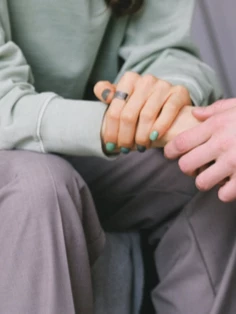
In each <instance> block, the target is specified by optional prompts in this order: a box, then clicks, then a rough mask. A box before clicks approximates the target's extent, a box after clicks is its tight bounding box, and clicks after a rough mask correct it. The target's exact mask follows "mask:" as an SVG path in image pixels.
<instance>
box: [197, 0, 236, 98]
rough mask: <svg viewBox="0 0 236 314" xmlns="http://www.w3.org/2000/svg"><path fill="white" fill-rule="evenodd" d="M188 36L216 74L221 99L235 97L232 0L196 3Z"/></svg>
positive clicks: (235, 6) (234, 7)
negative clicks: (191, 36)
mask: <svg viewBox="0 0 236 314" xmlns="http://www.w3.org/2000/svg"><path fill="white" fill-rule="evenodd" d="M192 35H193V38H194V41H195V42H196V44H197V45H198V47H199V48H200V52H201V56H202V59H203V60H204V61H206V62H207V63H208V64H209V65H211V66H212V67H213V68H214V69H215V70H216V72H217V74H218V75H219V78H220V81H221V84H222V86H223V88H224V92H225V96H227V97H235V96H236V0H196V10H195V15H194V20H193V27H192Z"/></svg>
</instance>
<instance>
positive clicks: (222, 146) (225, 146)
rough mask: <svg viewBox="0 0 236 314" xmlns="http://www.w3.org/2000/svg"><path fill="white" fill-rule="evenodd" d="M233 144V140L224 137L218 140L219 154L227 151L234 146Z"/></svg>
mask: <svg viewBox="0 0 236 314" xmlns="http://www.w3.org/2000/svg"><path fill="white" fill-rule="evenodd" d="M233 142H234V139H232V138H231V137H227V136H224V137H221V138H218V147H219V150H220V151H221V152H227V151H229V150H230V149H231V147H232V146H233V144H234V143H233Z"/></svg>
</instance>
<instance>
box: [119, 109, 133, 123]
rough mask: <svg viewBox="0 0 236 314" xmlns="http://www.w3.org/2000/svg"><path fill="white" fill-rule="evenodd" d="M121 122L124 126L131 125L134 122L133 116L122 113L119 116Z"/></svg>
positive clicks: (129, 113)
mask: <svg viewBox="0 0 236 314" xmlns="http://www.w3.org/2000/svg"><path fill="white" fill-rule="evenodd" d="M121 120H122V121H123V122H124V123H126V124H133V123H134V122H135V120H136V119H135V115H134V114H133V113H132V112H130V111H124V112H123V113H122V114H121Z"/></svg>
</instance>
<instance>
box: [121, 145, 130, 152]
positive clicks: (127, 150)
mask: <svg viewBox="0 0 236 314" xmlns="http://www.w3.org/2000/svg"><path fill="white" fill-rule="evenodd" d="M120 151H121V152H122V153H123V154H128V153H129V152H130V149H129V148H127V147H121V149H120Z"/></svg>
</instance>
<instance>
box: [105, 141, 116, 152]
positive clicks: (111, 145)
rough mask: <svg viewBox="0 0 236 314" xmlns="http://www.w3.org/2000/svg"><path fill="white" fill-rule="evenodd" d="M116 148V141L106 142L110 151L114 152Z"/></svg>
mask: <svg viewBox="0 0 236 314" xmlns="http://www.w3.org/2000/svg"><path fill="white" fill-rule="evenodd" d="M115 148H116V144H114V143H110V142H109V143H106V150H107V151H108V152H113V150H114V149H115Z"/></svg>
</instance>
